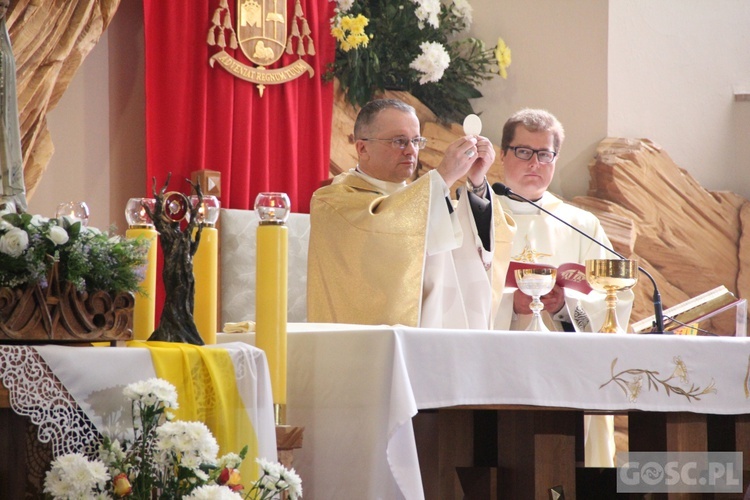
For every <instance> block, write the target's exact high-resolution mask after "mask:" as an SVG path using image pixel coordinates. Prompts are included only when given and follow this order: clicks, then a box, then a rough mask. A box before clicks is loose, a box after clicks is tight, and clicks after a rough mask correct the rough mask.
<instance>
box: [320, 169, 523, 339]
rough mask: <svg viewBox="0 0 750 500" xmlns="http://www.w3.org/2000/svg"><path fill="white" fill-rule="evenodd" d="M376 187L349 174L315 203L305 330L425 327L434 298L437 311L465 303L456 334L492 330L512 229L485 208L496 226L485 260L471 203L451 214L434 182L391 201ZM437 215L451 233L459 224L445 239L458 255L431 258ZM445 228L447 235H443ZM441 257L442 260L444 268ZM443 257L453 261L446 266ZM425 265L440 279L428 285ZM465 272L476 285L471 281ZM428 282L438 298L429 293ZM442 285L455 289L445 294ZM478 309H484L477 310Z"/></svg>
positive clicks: (432, 178)
mask: <svg viewBox="0 0 750 500" xmlns="http://www.w3.org/2000/svg"><path fill="white" fill-rule="evenodd" d="M369 179H370V178H368V177H367V176H366V175H364V174H361V173H358V172H355V171H350V172H346V173H343V174H340V175H339V176H337V177H336V178H335V179H334V181H333V183H332V184H331V185H330V186H326V187H323V188H321V189H318V190H317V191H316V192H315V194H314V195H313V199H312V202H311V210H310V224H311V230H310V246H309V253H308V285H307V286H308V292H307V301H308V321H311V322H317V323H355V324H371V325H379V324H388V325H396V324H400V325H405V326H424V325H425V321H424V319H423V318H422V317H421V315H422V312H423V305H424V302H423V299H424V296H425V294H426V293H428V292H429V293H433V294H434V295H433V297H434V296H436V295H439V296H440V297H439V301H438V304H439V303H441V301H442V302H446V303H448V302H449V301H453V302H455V303H458V306H457V310H459V309H462V310H460V311H458V313H457V314H456V316H458V317H459V318H458V320H456V322H455V323H451V325H453V324H460V325H463V326H460V327H461V328H469V327H477V326H476V325H477V324H481V325H483V326H481V328H489V326H490V325H491V322H490V318H491V316H493V315H494V312H495V311H497V308H498V306H499V300H500V298H501V296H502V288H503V284H504V281H505V272H506V271H507V267H508V260H509V255H510V244H511V240H512V235H513V230H514V223H513V221H512V219H510V218H506V217H505V215H504V213H503V211H502V209H501V208H500V207H499V204H498V203H496V202H495V201H492V202H490V201H489V200H486V201H485V203H492V207H491V209H492V210H493V218H492V221H493V224H494V227H493V228H492V230H491V233H490V234H491V235H492V236H493V237H494V249H490V250H491V251H485V250H483V249H482V244H481V241H480V240H479V237H478V236H476V232H477V231H476V227H475V223H474V221H473V217H472V216H471V210H470V208H468V195H465V197H466V198H467V200H466V201H464V200H462V202H463V203H464V205H465V206H464V207H463V211H461V208H462V207H458V208H456V209H455V210H454V212H453V213H450V211H449V210H448V206H447V204H448V201H446V196H447V195H448V190H447V187H446V186H445V184H444V182H443V181H442V178H440V177H439V175H438V174H437V172H430V173H429V174H427V175H424V176H422V177H420V178H419V179H417V180H416V181H414V182H412V183H411V184H409V185H404V186H400V185H394V186H395V187H396V189H395V190H393V191H392V192H387V190H386V189H384V188H383V187H381V186H378V185H375V184H373V183H371V182H368V180H369ZM376 182H377V181H376ZM436 186H437V187H436ZM441 186H442V187H441ZM437 204H439V205H437ZM438 210H439V211H440V212H439V213H440V215H441V217H445V219H446V220H447V221H448V223H447V225H448V226H451V222H453V223H454V224H455V227H448V228H447V232H448V234H449V238H448V240H449V241H451V240H455V241H456V243H453V242H452V241H451V244H452V246H447V247H446V248H445V249H442V248H441V249H440V250H439V251H437V252H433V256H430V254H429V252H428V246H430V245H431V243H429V242H428V237H429V231H432V234H433V235H434V234H436V233H437V232H440V231H435V230H434V229H433V228H434V227H435V223H436V221H435V220H434V214H435V213H436V212H437V211H438ZM431 217H433V220H431ZM462 217H463V220H462V221H461V225H460V226H459V225H458V224H459V220H460V219H461V218H462ZM441 221H442V219H441ZM441 224H442V222H441ZM444 226H445V224H442V226H441V230H442V231H446V229H445V227H444ZM462 228H463V229H462ZM467 228H468V229H467ZM472 228H473V230H472ZM454 233H455V234H454ZM467 233H472V234H467ZM475 240H476V242H475ZM433 246H434V245H433ZM437 246H438V247H439V246H440V244H438V245H437ZM493 250H494V251H493ZM434 254H438V256H437V259H438V260H436V257H435V256H434ZM441 255H443V256H445V255H447V257H445V258H443V259H442V260H440V256H441ZM430 259H432V260H430ZM483 259H486V261H484V262H483ZM427 262H438V263H439V264H438V265H437V266H435V265H432V264H430V265H432V267H433V269H431V270H430V269H428V270H427V272H428V273H429V274H430V275H431V276H430V278H429V279H428V280H426V278H425V272H426V269H425V268H426V263H427ZM427 267H429V266H427ZM464 268H468V269H469V271H470V272H468V273H467V274H470V275H472V276H466V275H464V274H463V272H462V271H461V269H464ZM446 276H447V278H446ZM436 277H437V279H436ZM464 278H465V279H464ZM426 282H427V283H432V284H433V289H434V290H436V291H434V292H431V290H428V291H427V292H426V291H425V283H426ZM434 283H438V285H434ZM444 283H447V284H448V286H446V287H445V290H447V291H444V289H443V285H444ZM493 285H495V286H493ZM443 296H445V297H443ZM455 296H458V297H459V298H458V299H456V298H455ZM446 297H447V298H446ZM475 298H478V299H477V300H475ZM479 302H481V303H482V304H481V305H479V306H475V303H479ZM433 309H434V307H433ZM466 318H469V319H466ZM428 323H429V321H428ZM477 328H479V327H477Z"/></svg>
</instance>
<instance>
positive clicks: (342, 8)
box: [332, 0, 354, 13]
mask: <svg viewBox="0 0 750 500" xmlns="http://www.w3.org/2000/svg"><path fill="white" fill-rule="evenodd" d="M332 1H333V0H332ZM335 2H336V9H338V11H339V12H341V13H344V12H349V9H351V8H352V5H354V0H335Z"/></svg>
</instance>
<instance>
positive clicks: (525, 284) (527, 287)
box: [515, 268, 557, 332]
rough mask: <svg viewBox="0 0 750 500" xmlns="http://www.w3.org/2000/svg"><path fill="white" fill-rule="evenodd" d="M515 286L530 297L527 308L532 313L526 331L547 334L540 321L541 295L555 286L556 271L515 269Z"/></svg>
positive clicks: (544, 326)
mask: <svg viewBox="0 0 750 500" xmlns="http://www.w3.org/2000/svg"><path fill="white" fill-rule="evenodd" d="M515 273H516V285H518V289H519V290H521V292H523V293H525V294H526V295H530V296H531V304H529V308H530V309H531V312H532V313H533V316H532V318H531V323H529V326H528V327H527V328H526V330H533V331H535V332H548V331H549V328H547V325H545V324H544V321H543V320H542V310H543V309H544V304H543V303H542V301H541V300H539V299H540V298H541V296H542V295H546V294H548V293H549V292H550V291H552V288H553V287H554V286H555V280H556V279H557V270H556V269H549V268H540V269H516V271H515Z"/></svg>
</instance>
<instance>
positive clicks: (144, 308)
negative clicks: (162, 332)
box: [125, 227, 159, 340]
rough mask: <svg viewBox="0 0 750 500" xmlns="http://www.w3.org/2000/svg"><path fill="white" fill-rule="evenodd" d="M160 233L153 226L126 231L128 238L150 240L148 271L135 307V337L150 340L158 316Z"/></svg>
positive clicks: (136, 297) (136, 296)
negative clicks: (157, 275)
mask: <svg viewBox="0 0 750 500" xmlns="http://www.w3.org/2000/svg"><path fill="white" fill-rule="evenodd" d="M158 236H159V233H158V232H157V231H156V230H155V229H154V228H153V227H131V228H130V229H128V230H127V231H125V237H127V238H138V237H141V238H145V239H146V240H148V242H149V247H148V254H147V257H146V273H145V275H144V277H143V281H141V289H142V290H143V293H136V294H135V307H134V308H133V338H134V339H136V340H148V338H149V337H150V336H151V334H152V333H154V328H155V326H154V323H155V317H156V238H157V237H158Z"/></svg>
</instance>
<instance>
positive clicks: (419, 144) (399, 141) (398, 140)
mask: <svg viewBox="0 0 750 500" xmlns="http://www.w3.org/2000/svg"><path fill="white" fill-rule="evenodd" d="M362 140H363V141H384V142H390V143H391V146H392V147H394V148H397V149H406V146H408V145H409V143H411V145H412V146H414V148H415V149H424V147H425V146H427V138H426V137H415V138H414V139H407V138H406V137H394V138H393V139H362Z"/></svg>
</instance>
